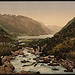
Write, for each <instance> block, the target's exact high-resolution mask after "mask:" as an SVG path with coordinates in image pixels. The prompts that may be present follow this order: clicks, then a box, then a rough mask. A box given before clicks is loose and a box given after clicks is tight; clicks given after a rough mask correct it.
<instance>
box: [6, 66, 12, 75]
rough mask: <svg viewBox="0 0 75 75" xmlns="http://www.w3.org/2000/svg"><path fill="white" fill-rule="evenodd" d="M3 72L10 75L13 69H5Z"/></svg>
mask: <svg viewBox="0 0 75 75" xmlns="http://www.w3.org/2000/svg"><path fill="white" fill-rule="evenodd" d="M5 71H6V74H12V72H13V69H11V68H10V67H5Z"/></svg>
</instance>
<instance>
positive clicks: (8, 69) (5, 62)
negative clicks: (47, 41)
mask: <svg viewBox="0 0 75 75" xmlns="http://www.w3.org/2000/svg"><path fill="white" fill-rule="evenodd" d="M26 49H28V50H27V53H26ZM24 51H25V52H24ZM11 53H12V55H9V56H4V57H2V56H1V58H2V65H1V66H0V74H35V73H38V74H40V72H38V71H41V72H42V69H39V64H40V65H44V66H43V69H45V68H46V67H47V69H49V70H50V69H51V70H52V71H55V72H56V71H57V73H59V74H60V71H61V70H60V69H63V68H61V66H63V67H64V69H63V71H64V72H63V73H66V72H68V73H69V72H71V73H73V69H74V68H75V67H74V62H73V61H70V60H68V59H67V60H63V59H60V60H56V58H55V57H54V55H51V56H50V55H49V56H43V57H42V56H40V54H39V53H38V52H37V54H36V52H35V51H34V49H33V48H29V47H26V48H22V49H18V51H15V52H13V51H11ZM28 54H31V55H28ZM17 57H18V59H17ZM20 57H21V59H22V58H23V60H20V59H19V58H20ZM27 57H29V58H28V60H26V58H27ZM11 61H12V63H11ZM18 61H20V63H22V64H24V65H23V66H22V68H27V67H28V66H29V67H30V66H31V67H32V66H33V70H31V71H26V70H21V71H18V72H16V71H14V70H15V69H16V68H15V66H14V65H15V64H17V62H18ZM13 62H14V63H13ZM25 64H26V65H25ZM17 65H19V66H20V64H19V63H18V64H17ZM53 66H54V68H52V67H53ZM41 67H42V66H40V68H41ZM57 67H59V68H60V69H58V68H57ZM20 68H21V67H20ZM37 68H38V71H37ZM34 69H35V70H36V71H35V70H34ZM74 71H75V70H74ZM46 73H48V72H46Z"/></svg>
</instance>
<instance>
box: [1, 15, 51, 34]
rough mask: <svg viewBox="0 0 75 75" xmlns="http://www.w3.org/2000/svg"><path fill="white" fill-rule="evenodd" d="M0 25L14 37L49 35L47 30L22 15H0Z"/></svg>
mask: <svg viewBox="0 0 75 75" xmlns="http://www.w3.org/2000/svg"><path fill="white" fill-rule="evenodd" d="M0 25H1V26H3V27H4V28H5V29H6V30H7V31H8V32H10V33H11V34H14V35H44V34H45V35H46V34H50V32H49V30H47V28H46V27H45V28H43V26H42V25H41V24H40V23H39V22H38V21H35V20H33V19H31V18H29V17H25V16H22V15H18V16H16V15H10V14H8V15H7V14H4V15H1V14H0Z"/></svg>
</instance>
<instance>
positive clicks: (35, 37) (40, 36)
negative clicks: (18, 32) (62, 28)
mask: <svg viewBox="0 0 75 75" xmlns="http://www.w3.org/2000/svg"><path fill="white" fill-rule="evenodd" d="M47 37H50V38H51V37H53V35H51V34H49V35H39V36H18V37H17V38H18V39H44V38H47Z"/></svg>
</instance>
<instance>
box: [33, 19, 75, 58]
mask: <svg viewBox="0 0 75 75" xmlns="http://www.w3.org/2000/svg"><path fill="white" fill-rule="evenodd" d="M37 44H38V46H39V47H40V51H42V54H41V55H50V54H53V55H55V56H56V57H58V58H66V57H69V58H70V57H71V58H74V57H75V18H73V19H72V20H71V21H69V22H68V23H67V24H66V25H65V26H64V27H63V28H62V29H61V30H60V31H59V32H57V33H56V34H55V35H54V36H53V37H52V38H46V39H44V40H39V41H38V42H37ZM37 44H35V43H34V44H33V47H34V46H35V45H37ZM68 54H69V55H72V56H69V55H68Z"/></svg>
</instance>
